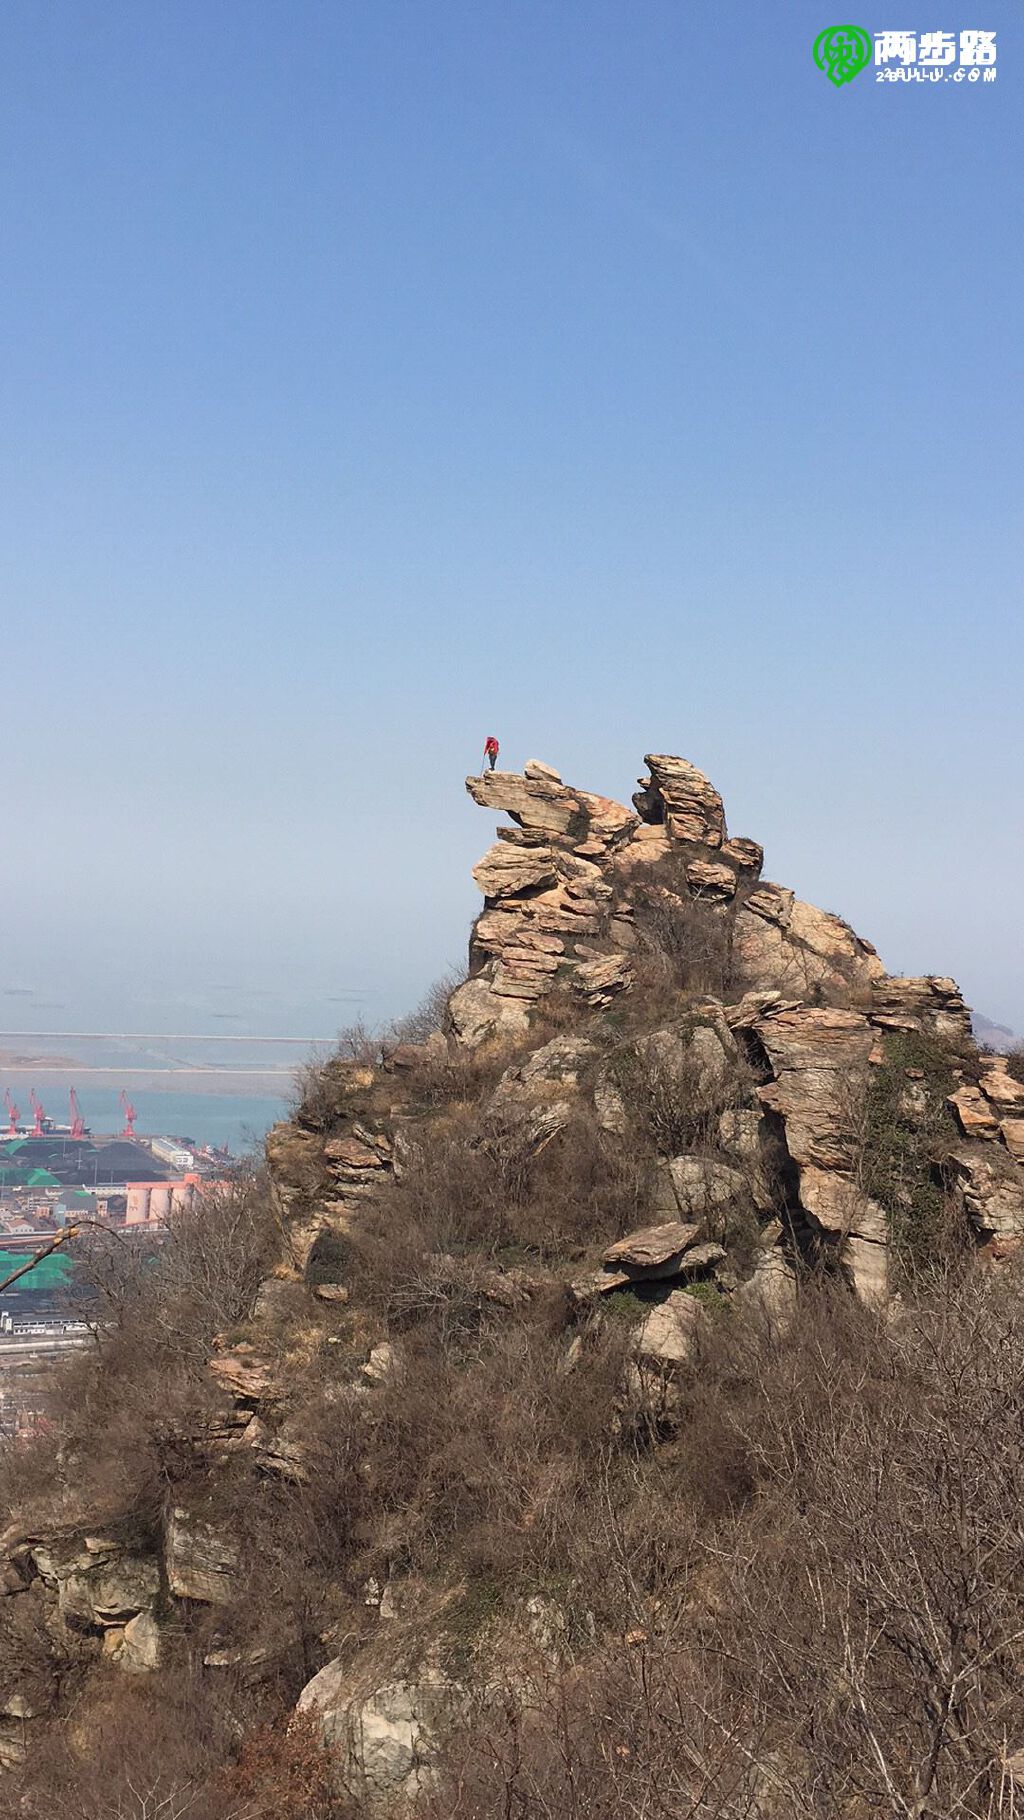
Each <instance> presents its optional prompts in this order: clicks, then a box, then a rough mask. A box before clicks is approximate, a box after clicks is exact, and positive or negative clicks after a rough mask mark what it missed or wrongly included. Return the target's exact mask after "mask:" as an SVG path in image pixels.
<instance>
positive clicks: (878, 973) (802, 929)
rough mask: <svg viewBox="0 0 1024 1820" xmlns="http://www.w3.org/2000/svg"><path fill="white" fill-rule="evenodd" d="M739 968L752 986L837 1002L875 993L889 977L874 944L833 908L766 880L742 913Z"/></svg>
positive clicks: (736, 954)
mask: <svg viewBox="0 0 1024 1820" xmlns="http://www.w3.org/2000/svg"><path fill="white" fill-rule="evenodd" d="M732 953H733V967H734V970H735V973H736V977H737V979H738V981H739V983H740V984H741V985H742V986H743V987H744V988H746V989H748V990H761V991H765V990H773V991H777V992H782V993H786V994H788V995H790V996H797V997H799V998H801V999H804V998H813V997H815V996H819V997H820V996H825V997H826V998H828V999H829V1000H830V1001H831V1002H833V1003H838V1004H842V1003H846V1002H849V1000H850V998H851V995H857V996H859V997H862V998H867V997H869V996H870V993H871V990H872V988H873V987H874V986H875V985H876V984H877V983H878V982H879V981H881V980H883V979H884V978H885V968H884V967H883V965H882V963H881V961H880V960H879V958H878V955H877V953H876V951H875V949H874V948H873V947H872V945H871V943H870V942H868V941H865V940H864V939H863V938H862V937H861V936H859V935H856V934H855V933H854V931H853V930H852V929H851V928H850V925H849V923H846V922H844V921H843V919H842V917H840V916H835V915H833V913H832V912H831V911H828V910H819V909H817V908H816V906H815V905H814V904H807V903H804V902H803V901H802V900H801V899H800V898H798V897H796V896H795V894H794V893H793V892H792V891H787V890H785V889H784V888H783V887H782V886H780V885H773V884H768V883H762V884H760V885H759V886H758V888H757V890H756V891H753V892H751V893H750V895H749V896H748V897H747V898H746V899H745V901H744V902H743V904H742V905H741V906H740V908H739V910H738V911H737V913H736V921H735V925H734V930H733V949H732Z"/></svg>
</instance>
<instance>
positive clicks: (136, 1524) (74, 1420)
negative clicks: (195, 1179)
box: [0, 1177, 278, 1541]
mask: <svg viewBox="0 0 1024 1820" xmlns="http://www.w3.org/2000/svg"><path fill="white" fill-rule="evenodd" d="M277 1245H278V1232H277V1225H276V1221H275V1219H274V1216H273V1214H272V1212H271V1209H270V1205H269V1200H268V1196H267V1192H266V1184H265V1182H263V1180H262V1179H261V1178H259V1177H250V1178H240V1179H239V1180H238V1181H237V1182H236V1183H234V1184H233V1185H231V1186H230V1187H228V1188H226V1189H224V1190H218V1191H212V1192H210V1193H207V1194H205V1195H204V1196H203V1197H202V1198H201V1199H200V1200H198V1201H197V1202H196V1204H195V1206H194V1207H193V1208H192V1209H190V1210H188V1211H185V1212H181V1213H179V1214H176V1215H174V1216H173V1218H172V1220H171V1222H170V1225H169V1227H168V1230H167V1233H166V1236H165V1238H164V1240H163V1242H162V1243H161V1244H160V1245H159V1246H158V1247H155V1248H154V1247H152V1246H150V1245H149V1244H148V1243H147V1244H145V1245H142V1244H136V1243H134V1242H130V1241H125V1240H121V1239H119V1238H118V1236H117V1235H116V1234H114V1233H105V1232H104V1233H96V1234H89V1235H87V1236H86V1237H85V1238H84V1239H83V1240H82V1241H80V1242H79V1259H80V1264H81V1268H82V1271H83V1273H84V1275H85V1276H86V1277H87V1278H88V1279H89V1280H90V1282H91V1285H92V1289H93V1293H94V1296H95V1298H96V1302H97V1305H98V1307H97V1314H98V1320H99V1322H100V1325H99V1326H98V1328H97V1332H96V1344H95V1347H94V1349H93V1350H91V1351H90V1352H88V1353H82V1354H77V1355H75V1356H74V1357H73V1358H71V1359H70V1360H68V1361H67V1363H66V1364H64V1365H62V1366H61V1368H60V1370H59V1371H58V1372H57V1373H55V1376H54V1383H53V1391H52V1394H51V1396H50V1398H49V1401H48V1411H47V1424H46V1427H45V1430H44V1431H43V1433H42V1434H41V1435H40V1436H39V1438H38V1439H37V1440H36V1442H35V1443H34V1444H33V1445H32V1446H30V1447H29V1448H28V1449H19V1450H17V1453H16V1454H15V1455H13V1456H12V1455H11V1454H8V1456H7V1462H6V1465H7V1483H6V1486H5V1487H4V1486H3V1481H2V1480H0V1488H2V1489H3V1490H5V1491H6V1497H7V1499H9V1505H8V1508H14V1507H18V1508H19V1509H24V1507H25V1506H26V1505H30V1504H32V1503H33V1502H34V1501H43V1500H50V1501H52V1502H53V1504H54V1506H55V1508H56V1509H58V1510H59V1509H60V1508H61V1507H62V1505H63V1503H64V1500H65V1496H66V1492H67V1490H73V1494H74V1504H75V1509H76V1511H78V1512H80V1513H81V1515H82V1516H83V1517H85V1516H87V1517H88V1519H89V1520H90V1521H92V1522H99V1523H116V1524H118V1525H119V1526H120V1527H121V1528H122V1529H125V1528H127V1530H128V1531H130V1532H131V1533H132V1534H133V1535H134V1536H135V1537H136V1538H137V1539H139V1540H140V1541H141V1540H145V1539H146V1538H148V1537H149V1536H150V1535H151V1534H152V1533H154V1532H155V1529H156V1527H157V1525H158V1521H159V1516H160V1512H161V1509H162V1506H163V1503H164V1500H165V1497H166V1494H167V1490H168V1487H169V1486H170V1485H172V1484H173V1483H175V1482H176V1481H177V1480H178V1479H180V1478H182V1477H183V1476H187V1474H188V1473H189V1472H190V1471H191V1470H192V1467H193V1461H194V1457H195V1450H196V1448H197V1447H198V1448H200V1449H201V1448H202V1444H203V1441H204V1439H205V1436H206V1433H207V1430H208V1428H209V1425H210V1423H211V1420H212V1419H213V1416H214V1413H215V1411H216V1407H217V1399H216V1393H215V1391H214V1387H213V1383H212V1380H211V1379H210V1378H209V1375H208V1373H207V1370H206V1363H207V1360H208V1358H209V1354H210V1351H211V1347H212V1342H213V1337H214V1335H215V1334H216V1333H217V1332H218V1331H220V1330H221V1329H223V1328H225V1327H230V1326H231V1325H233V1324H234V1323H236V1322H237V1321H239V1320H240V1319H241V1318H242V1317H243V1316H245V1315H247V1314H248V1313H249V1312H250V1309H251V1307H252V1302H253V1299H254V1297H255V1293H256V1289H257V1286H258V1284H259V1281H260V1278H261V1277H262V1276H263V1275H264V1274H265V1273H266V1270H267V1268H268V1267H269V1263H270V1261H271V1260H272V1258H273V1257H274V1256H275V1255H276V1250H277ZM0 1495H2V1493H0Z"/></svg>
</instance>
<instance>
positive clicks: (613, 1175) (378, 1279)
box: [351, 1103, 652, 1308]
mask: <svg viewBox="0 0 1024 1820" xmlns="http://www.w3.org/2000/svg"><path fill="white" fill-rule="evenodd" d="M651 1167H652V1158H651V1153H650V1151H649V1149H646V1148H645V1147H643V1146H636V1147H634V1146H631V1145H624V1144H623V1143H622V1142H621V1141H620V1140H619V1139H618V1138H615V1137H613V1136H610V1135H609V1134H608V1133H606V1132H603V1131H602V1130H601V1129H600V1127H599V1126H598V1124H597V1121H596V1118H595V1116H594V1113H593V1111H592V1109H591V1108H589V1107H587V1106H586V1105H584V1104H582V1103H581V1104H579V1105H578V1106H577V1108H576V1109H575V1110H574V1111H573V1114H572V1116H571V1117H570V1119H569V1121H568V1123H567V1124H566V1126H565V1127H564V1128H563V1129H562V1130H560V1131H558V1132H557V1133H556V1134H555V1135H554V1136H553V1137H550V1138H548V1139H547V1140H545V1141H542V1142H541V1143H540V1144H538V1143H537V1142H536V1141H534V1139H533V1138H532V1137H531V1133H530V1129H529V1120H528V1118H527V1117H520V1116H510V1115H501V1114H498V1113H494V1112H488V1111H486V1110H478V1109H473V1108H463V1109H460V1110H459V1111H458V1112H455V1113H453V1114H452V1115H451V1116H450V1117H449V1118H448V1119H447V1120H446V1121H445V1123H444V1125H443V1127H440V1128H434V1129H432V1130H431V1132H430V1135H429V1139H428V1141H426V1142H424V1143H422V1144H421V1145H420V1146H418V1147H417V1148H416V1149H415V1150H414V1152H413V1154H412V1156H411V1158H410V1160H409V1161H408V1163H407V1164H406V1166H405V1168H404V1171H403V1176H402V1181H401V1183H400V1185H399V1186H398V1187H397V1188H396V1189H395V1190H394V1193H393V1195H392V1197H391V1198H390V1199H389V1200H386V1201H382V1202H380V1203H379V1204H378V1205H377V1206H375V1207H374V1208H371V1209H370V1210H369V1211H368V1214H367V1216H366V1217H365V1219H364V1220H363V1222H362V1223H361V1227H360V1230H359V1232H358V1233H356V1234H353V1236H352V1241H351V1243H352V1247H353V1252H354V1254H355V1258H354V1266H353V1268H354V1272H355V1274H354V1275H353V1278H352V1282H353V1288H354V1293H355V1294H356V1295H357V1297H359V1298H364V1297H365V1298H367V1299H368V1300H370V1301H371V1303H372V1304H373V1305H374V1306H376V1307H378V1308H381V1307H384V1306H389V1305H390V1297H391V1294H392V1292H393V1291H395V1290H396V1289H400V1285H401V1280H402V1279H403V1278H404V1277H405V1276H406V1275H407V1274H408V1271H409V1268H410V1265H411V1267H412V1269H413V1270H414V1271H415V1270H416V1269H417V1267H418V1266H417V1260H419V1261H420V1262H422V1260H424V1259H426V1258H429V1257H430V1256H431V1254H434V1253H440V1254H442V1255H444V1256H451V1255H454V1256H456V1257H460V1256H463V1255H465V1254H467V1253H469V1252H473V1253H478V1254H480V1255H481V1256H482V1257H483V1258H496V1257H497V1258H501V1259H503V1260H505V1261H514V1260H515V1259H516V1258H524V1259H525V1258H533V1259H537V1260H539V1261H541V1262H544V1263H551V1262H564V1261H566V1260H569V1259H574V1258H578V1257H580V1256H582V1255H583V1253H584V1252H585V1251H587V1250H588V1249H589V1248H591V1247H592V1246H594V1245H596V1244H599V1243H605V1244H607V1243H609V1242H610V1241H611V1240H612V1239H614V1238H618V1237H620V1236H621V1235H622V1233H624V1232H627V1231H629V1230H630V1228H631V1227H632V1226H635V1225H636V1224H637V1223H638V1222H639V1221H640V1219H641V1218H642V1217H643V1216H644V1213H645V1211H646V1208H647V1206H648V1196H649V1191H650V1180H651Z"/></svg>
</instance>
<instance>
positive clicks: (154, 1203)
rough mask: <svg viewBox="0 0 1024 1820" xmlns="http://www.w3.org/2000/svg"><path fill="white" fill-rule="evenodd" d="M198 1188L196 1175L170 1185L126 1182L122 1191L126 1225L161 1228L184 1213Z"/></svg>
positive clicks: (164, 1183) (182, 1178)
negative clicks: (124, 1197)
mask: <svg viewBox="0 0 1024 1820" xmlns="http://www.w3.org/2000/svg"><path fill="white" fill-rule="evenodd" d="M199 1186H200V1179H199V1177H198V1175H195V1174H191V1175H185V1176H182V1177H181V1178H180V1179H179V1180H177V1181H173V1182H129V1183H128V1184H127V1187H126V1189H125V1195H126V1208H125V1225H126V1226H162V1225H165V1224H166V1222H167V1221H168V1220H169V1219H170V1217H171V1215H172V1214H174V1213H183V1212H187V1211H188V1210H189V1208H190V1207H191V1206H192V1204H193V1202H194V1200H195V1197H196V1192H197V1190H198V1188H199Z"/></svg>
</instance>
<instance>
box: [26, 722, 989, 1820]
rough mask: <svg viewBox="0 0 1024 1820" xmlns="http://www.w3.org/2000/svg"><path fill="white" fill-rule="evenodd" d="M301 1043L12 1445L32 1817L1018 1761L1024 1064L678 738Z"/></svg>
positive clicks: (841, 1778)
mask: <svg viewBox="0 0 1024 1820" xmlns="http://www.w3.org/2000/svg"><path fill="white" fill-rule="evenodd" d="M645 763H646V767H647V769H646V771H645V774H644V776H643V777H642V778H641V779H640V780H639V787H638V789H637V791H636V793H635V795H634V797H633V801H632V806H631V807H630V808H626V807H624V806H623V805H621V804H618V803H615V802H612V801H610V800H609V799H607V798H603V797H600V796H596V795H593V794H592V793H589V792H586V791H582V790H578V789H575V788H573V787H570V786H567V785H566V784H564V783H563V782H562V780H561V778H560V777H559V776H558V775H557V773H556V772H554V771H553V770H552V769H551V767H549V766H547V765H542V764H539V763H535V764H531V765H527V767H526V769H525V771H524V773H523V774H521V775H520V774H517V773H504V772H497V771H496V772H494V773H488V774H487V775H485V776H482V777H479V778H470V779H468V780H467V788H468V790H469V792H470V794H471V796H472V797H473V799H474V800H475V801H476V802H477V803H479V804H480V805H481V806H482V807H484V808H485V809H487V810H490V811H493V812H495V813H498V814H502V815H506V816H507V817H508V818H509V820H508V822H506V823H504V824H503V825H501V826H500V827H499V829H498V838H497V840H496V842H495V844H494V845H493V846H492V847H491V848H490V850H489V851H488V853H487V854H486V855H485V857H484V858H483V859H482V860H481V862H480V863H479V865H478V866H477V867H476V868H475V870H474V878H475V879H476V882H477V884H478V886H479V888H480V890H481V892H482V894H483V898H484V907H483V910H482V911H481V914H480V915H479V917H478V918H477V920H476V922H475V924H474V928H473V932H472V936H471V940H470V948H469V963H468V969H467V974H466V977H465V978H464V979H461V980H458V981H451V982H446V984H445V987H444V989H443V990H439V991H436V992H435V993H434V994H433V995H432V996H431V998H430V999H429V1000H428V1001H427V1002H426V1003H425V1005H424V1007H422V1008H421V1010H420V1012H419V1013H417V1014H414V1015H413V1017H412V1018H410V1019H409V1020H407V1021H406V1023H405V1024H404V1025H400V1026H398V1027H397V1028H396V1029H394V1030H392V1031H390V1032H388V1033H387V1034H386V1035H384V1036H377V1037H373V1036H371V1035H368V1034H367V1033H366V1032H362V1031H354V1032H351V1033H349V1035H348V1038H347V1039H346V1040H345V1041H344V1042H343V1044H342V1045H341V1047H340V1048H339V1051H338V1053H337V1054H336V1055H334V1056H333V1057H331V1058H330V1059H329V1060H328V1061H327V1062H326V1063H324V1064H323V1065H322V1066H318V1067H316V1068H313V1069H310V1070H308V1071H307V1073H306V1075H305V1077H304V1079H303V1081H302V1083H301V1094H300V1097H299V1098H298V1101H297V1104H296V1108H295V1112H294V1116H293V1117H292V1118H291V1119H290V1120H289V1121H288V1122H287V1123H285V1124H282V1125H279V1126H277V1127H275V1128H274V1130H273V1131H272V1132H271V1133H270V1136H269V1137H268V1140H267V1146H266V1157H265V1160H264V1161H263V1162H262V1163H261V1164H260V1166H259V1167H258V1168H256V1169H254V1170H253V1172H252V1173H251V1175H246V1176H245V1178H244V1179H240V1180H239V1181H238V1182H237V1183H236V1184H234V1185H233V1186H232V1187H231V1188H230V1189H229V1190H227V1191H225V1192H223V1193H219V1194H217V1195H216V1196H213V1197H211V1198H210V1199H209V1200H208V1201H207V1203H206V1204H205V1205H204V1207H203V1208H202V1209H201V1210H200V1211H199V1212H198V1213H196V1214H192V1215H189V1216H187V1217H186V1216H180V1217H178V1218H177V1219H176V1220H175V1223H174V1224H173V1226H172V1228H171V1230H170V1231H169V1233H168V1235H167V1239H166V1242H165V1243H164V1244H163V1245H162V1246H161V1248H160V1250H159V1252H158V1253H157V1254H156V1256H155V1257H151V1256H150V1257H147V1256H143V1255H142V1254H141V1253H140V1254H137V1253H135V1252H134V1251H133V1250H132V1248H131V1247H130V1246H129V1245H128V1244H127V1243H126V1242H125V1243H121V1244H117V1245H110V1244H106V1245H103V1246H102V1247H100V1246H99V1245H98V1243H94V1245H93V1246H92V1248H91V1250H90V1254H89V1257H88V1258H87V1259H86V1260H85V1262H86V1263H87V1265H88V1267H89V1268H90V1269H91V1270H92V1271H93V1274H94V1276H95V1280H96V1286H97V1294H98V1295H99V1296H100V1298H101V1308H102V1316H101V1321H100V1324H99V1325H98V1328H97V1336H96V1345H95V1347H94V1349H93V1350H92V1351H91V1352H90V1354H89V1355H88V1356H83V1357H82V1358H81V1359H80V1360H77V1361H75V1363H74V1364H73V1365H71V1366H69V1367H68V1368H67V1369H66V1370H65V1371H64V1372H63V1373H62V1375H61V1378H60V1380H59V1382H58V1384H57V1386H56V1388H55V1392H54V1396H53V1400H52V1408H51V1411H50V1416H49V1423H48V1427H47V1429H46V1431H45V1433H44V1434H42V1435H41V1436H40V1437H39V1438H38V1439H37V1440H36V1441H35V1442H34V1443H33V1444H32V1445H31V1446H30V1447H20V1448H17V1449H13V1450H9V1451H8V1453H7V1454H6V1456H5V1457H4V1458H3V1461H2V1468H0V1469H2V1489H0V1496H2V1500H3V1509H4V1513H5V1528H4V1533H3V1536H2V1584H0V1594H2V1596H0V1624H2V1627H3V1629H2V1638H3V1648H2V1651H0V1763H2V1765H3V1769H2V1779H0V1811H2V1812H4V1813H7V1812H9V1813H10V1814H11V1815H12V1816H13V1815H21V1816H25V1817H26V1820H44V1816H45V1817H46V1820H49V1817H50V1816H52V1815H55V1814H56V1815H60V1816H67V1817H68V1820H97V1817H99V1816H107V1815H110V1816H116V1817H117V1820H182V1817H183V1816H185V1815H188V1816H189V1820H264V1817H266V1820H270V1816H273V1817H274V1820H372V1817H373V1816H382V1817H384V1820H400V1817H401V1820H497V1817H499V1816H500V1817H502V1820H549V1817H550V1820H621V1817H623V1816H625V1817H627V1820H684V1817H689V1816H708V1817H709V1820H710V1817H711V1816H714V1817H716V1820H866V1817H867V1816H873V1815H892V1816H901V1817H906V1820H951V1817H958V1820H994V1817H995V1816H1003V1817H1008V1816H1010V1815H1012V1814H1013V1813H1014V1812H1015V1811H1017V1807H1018V1806H1020V1805H1021V1804H1024V1526H1022V1519H1021V1515H1020V1510H1019V1505H1020V1478H1021V1466H1022V1464H1024V1313H1022V1304H1021V1279H1020V1267H1019V1262H1018V1259H1017V1252H1018V1248H1019V1245H1020V1240H1021V1236H1022V1234H1024V1166H1022V1165H1024V1082H1022V1078H1021V1077H1022V1074H1024V1069H1022V1068H1021V1066H1020V1058H1019V1057H1014V1056H1010V1057H1005V1056H997V1055H993V1054H987V1053H984V1052H982V1051H979V1049H978V1047H977V1046H976V1044H975V1041H974V1039H973V1037H972V1035H971V1027H970V1017H969V1013H968V1011H967V1009H966V1007H965V1005H964V1003H963V1000H962V998H961V996H960V993H959V991H958V989H957V987H956V985H955V983H954V982H953V981H952V980H950V979H947V978H939V977H929V978H921V979H907V978H899V977H893V976H891V975H889V974H888V973H887V972H886V970H885V968H884V965H883V962H882V961H881V959H880V958H879V956H878V954H877V953H876V951H875V949H874V948H873V947H872V945H871V943H870V942H869V941H867V940H865V939H863V938H862V937H861V936H859V935H858V934H856V933H855V932H854V931H853V930H852V929H851V928H850V927H849V925H848V924H847V923H846V922H844V921H843V919H842V918H841V917H839V916H836V915H834V914H832V913H829V912H825V911H821V910H818V909H816V908H815V907H814V906H812V905H810V904H807V903H804V902H802V901H801V900H800V899H798V898H796V897H795V896H794V894H793V893H792V892H791V891H789V890H787V889H786V888H785V887H783V886H780V885H777V884H772V883H769V882H767V881H766V880H765V879H764V878H763V877H762V866H763V855H762V852H761V848H760V847H759V846H758V844H757V843H756V842H755V841H753V840H751V839H747V838H735V837H730V835H729V832H728V829H727V827H726V821H725V814H724V809H723V805H722V802H721V798H720V797H719V795H718V793H717V791H716V790H715V789H714V787H713V786H712V784H711V783H710V782H709V780H708V779H707V778H706V777H704V776H703V775H702V773H700V772H699V771H697V770H696V768H695V767H694V766H692V765H691V764H689V763H687V762H686V761H685V760H683V759H680V758H675V757H672V756H667V755H659V754H653V755H650V756H649V757H648V758H647V760H646V761H645Z"/></svg>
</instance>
